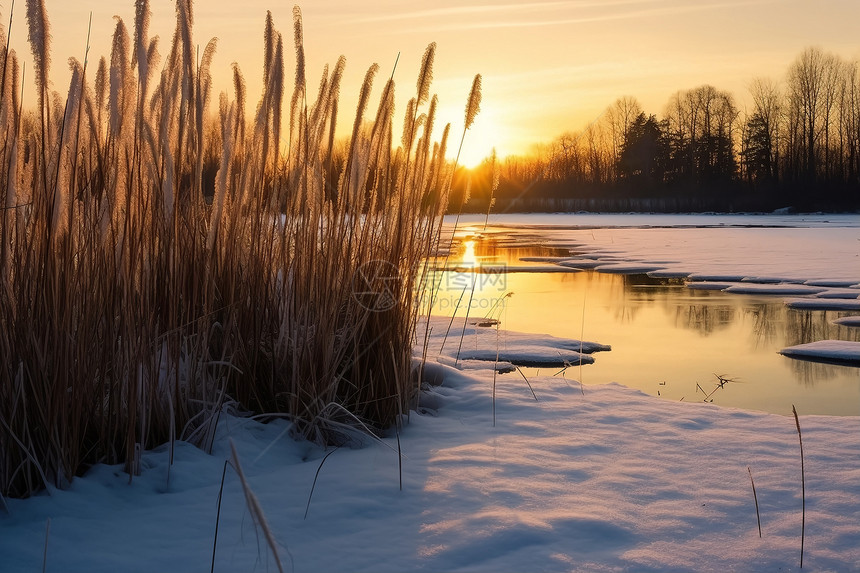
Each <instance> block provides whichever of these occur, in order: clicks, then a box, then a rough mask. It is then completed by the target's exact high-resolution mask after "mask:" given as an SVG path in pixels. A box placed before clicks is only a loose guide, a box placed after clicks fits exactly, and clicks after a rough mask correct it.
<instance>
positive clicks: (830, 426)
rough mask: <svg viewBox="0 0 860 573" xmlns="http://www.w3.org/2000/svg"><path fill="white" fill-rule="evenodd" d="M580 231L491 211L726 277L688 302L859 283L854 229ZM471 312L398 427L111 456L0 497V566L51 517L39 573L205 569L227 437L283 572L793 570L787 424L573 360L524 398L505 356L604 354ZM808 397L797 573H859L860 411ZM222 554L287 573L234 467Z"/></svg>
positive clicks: (831, 349)
mask: <svg viewBox="0 0 860 573" xmlns="http://www.w3.org/2000/svg"><path fill="white" fill-rule="evenodd" d="M483 217H484V216H480V217H478V216H476V217H474V219H475V223H477V224H480V223H483ZM463 221H464V222H465V223H468V222H469V217H466V216H464V217H463ZM570 221H571V218H570V216H569V215H528V216H523V215H518V216H514V215H509V216H492V217H491V223H492V224H495V225H505V224H508V225H513V224H520V223H525V224H528V225H530V230H531V231H536V230H540V232H541V233H546V236H547V237H549V239H548V240H553V241H555V244H556V245H560V244H568V245H571V248H577V249H579V250H581V251H583V252H587V253H593V254H594V256H591V257H588V258H589V260H591V261H601V262H599V263H598V264H617V265H634V264H635V265H642V266H648V265H649V264H657V263H659V261H669V260H671V261H677V262H675V263H671V264H669V265H667V266H665V267H661V270H659V271H656V272H655V273H654V274H657V273H666V276H681V277H691V278H692V277H696V280H697V281H705V280H710V281H714V282H691V283H688V285H689V286H690V287H691V288H720V289H723V288H728V287H731V286H733V285H738V284H739V283H741V282H742V281H744V279H748V278H756V277H758V278H759V279H762V280H760V281H759V282H758V283H756V282H752V283H751V284H753V285H754V284H763V280H764V279H766V278H768V277H770V278H777V277H779V278H780V279H781V281H782V280H785V281H786V282H790V283H792V284H794V283H797V284H801V283H806V284H807V285H808V286H810V287H822V288H827V289H844V288H849V287H854V288H858V287H857V286H856V285H858V284H860V258H858V257H860V253H858V248H857V245H858V242H857V241H858V238H860V217H858V216H856V215H844V216H842V215H840V216H833V215H814V216H803V217H799V216H789V215H784V214H780V215H778V216H777V215H770V216H743V217H742V216H737V215H712V216H711V215H709V216H693V215H690V216H675V217H665V216H658V217H654V216H639V215H620V216H605V215H600V216H596V215H576V217H575V218H574V219H573V221H575V225H572V224H571V222H570ZM703 222H704V223H703ZM703 224H704V225H705V226H706V228H705V229H701V228H699V229H694V228H692V227H695V226H701V225H703ZM559 225H561V226H562V227H563V228H558V227H556V226H559ZM670 225H671V226H674V227H675V228H673V229H670V228H668V226H670ZM607 226H609V227H611V228H606V227H607ZM687 226H689V227H690V228H686V227H687ZM532 240H534V239H532ZM512 243H514V242H512ZM576 245H582V246H576ZM714 245H718V246H719V248H715V247H714ZM574 246H575V247H574ZM752 246H755V247H756V248H755V249H753V248H752ZM574 256H578V253H574V254H571V257H574ZM583 258H584V257H583ZM582 260H583V259H582V258H577V260H576V261H562V262H561V265H567V264H576V263H579V262H581V261H582ZM533 262H546V263H551V262H554V261H533ZM547 266H548V267H552V266H553V265H550V264H547ZM747 282H749V281H747ZM744 286H747V285H746V283H744ZM773 286H774V285H770V287H771V288H772V287H773ZM786 288H788V287H786ZM757 292H758V294H761V291H757ZM777 294H782V295H785V294H786V293H785V292H779V293H777ZM818 296H819V298H803V299H796V300H790V301H788V304H789V305H791V306H793V307H796V308H800V307H803V308H813V309H822V308H833V307H834V306H833V305H837V306H838V307H839V308H840V309H842V310H844V309H846V308H860V307H858V306H856V305H858V304H860V302H858V301H856V300H843V299H825V298H820V297H822V296H828V295H827V291H825V292H824V293H819V294H818ZM846 305H849V306H846ZM850 305H854V306H850ZM852 321H853V324H854V325H855V326H856V325H857V317H850V318H842V319H839V320H838V321H837V322H839V323H840V324H846V325H847V324H851V323H852ZM478 322H479V320H477V319H470V321H468V322H465V321H463V320H462V319H457V320H455V321H454V323H453V325H452V328H451V331H450V333H449V334H448V338H447V340H446V341H445V344H444V348H443V347H442V338H443V337H444V330H445V328H446V327H447V324H446V323H447V320H441V321H440V320H439V319H436V320H434V321H433V323H432V331H431V334H432V336H431V341H430V345H429V346H428V352H427V355H428V362H427V365H426V368H425V371H424V379H425V381H426V382H427V383H428V386H427V388H426V390H425V392H424V393H423V394H422V396H421V397H420V400H419V405H418V408H417V411H413V412H411V413H410V415H409V418H408V423H406V424H405V426H404V428H403V429H402V431H401V432H400V434H399V436H395V435H394V433H393V432H389V434H388V435H386V436H383V437H381V438H380V439H379V440H373V439H371V438H365V440H364V441H365V444H364V447H361V448H354V449H352V448H346V447H343V448H340V449H338V450H336V451H334V452H333V453H332V454H331V455H330V456H329V457H328V458H327V459H326V461H325V463H324V464H323V465H322V466H320V464H321V463H322V461H323V458H324V456H326V455H327V454H328V453H330V452H331V450H328V451H324V450H323V449H322V448H320V447H318V446H315V445H312V444H309V443H305V442H301V441H295V440H294V439H292V438H291V437H289V430H290V427H289V424H288V423H286V422H284V421H282V420H275V421H272V422H269V423H267V424H263V423H260V422H258V421H254V420H252V419H248V418H242V417H237V416H236V415H234V414H232V413H229V412H225V414H224V415H223V416H222V417H221V420H220V423H219V426H218V431H217V435H216V439H215V446H214V450H213V453H212V455H208V454H206V453H204V452H202V451H200V450H198V449H196V448H194V447H192V446H190V445H188V444H183V443H178V444H177V445H176V451H175V463H174V464H173V465H172V466H170V467H169V468H168V465H167V460H168V451H167V448H166V447H164V446H162V447H160V448H156V449H155V450H152V451H148V452H144V453H143V455H142V459H141V466H142V474H141V475H140V476H137V477H135V478H134V479H133V480H132V481H131V483H130V484H129V476H128V475H127V474H124V473H123V472H122V470H121V468H120V467H115V466H105V465H97V466H95V467H93V468H92V469H91V470H90V471H89V472H88V473H87V475H85V476H83V477H81V478H77V479H75V480H74V481H73V483H72V484H71V486H70V487H69V489H68V490H64V491H59V490H51V491H50V492H45V493H43V494H40V495H37V496H35V497H33V498H30V499H26V500H18V499H10V500H6V503H7V505H8V513H4V511H3V509H2V504H0V556H2V557H0V559H2V570H3V571H4V572H6V571H8V572H16V571H34V570H40V569H41V567H42V562H43V552H44V551H45V547H46V522H47V521H48V520H49V519H50V534H49V536H48V541H47V554H46V563H47V570H48V571H63V572H76V571H86V572H94V573H98V572H102V571H105V572H108V571H128V572H138V571H139V572H151V571H161V572H168V573H169V572H173V571H176V572H185V571H204V570H208V569H209V566H210V562H211V559H212V550H213V539H214V532H215V526H216V511H217V501H218V498H219V488H220V484H221V476H222V471H223V470H224V468H225V460H227V459H229V457H230V443H231V440H232V442H233V443H234V444H235V446H236V449H237V451H238V455H239V458H240V461H241V463H242V466H243V468H244V471H245V474H246V476H247V479H248V482H249V485H250V487H251V488H252V490H253V491H254V493H255V494H256V496H257V498H258V499H259V502H260V505H261V507H262V509H263V511H264V512H265V515H266V519H267V521H268V524H269V527H270V529H271V532H272V534H273V535H274V538H275V540H276V541H277V546H278V548H277V549H278V553H279V556H280V558H281V560H282V561H283V562H284V563H285V570H287V571H296V572H308V571H311V572H313V571H379V572H385V571H412V570H417V571H559V570H565V571H570V570H576V571H691V570H696V571H732V570H737V571H761V570H766V571H776V570H784V571H797V570H798V566H799V558H800V546H801V505H802V499H801V460H800V451H799V444H798V435H797V430H796V428H795V422H794V419H793V417H791V416H790V412H785V415H779V414H771V413H761V412H751V411H745V410H739V409H732V408H724V407H719V406H717V405H714V404H706V403H692V402H674V401H669V400H665V399H662V398H657V397H652V396H648V395H646V394H644V393H642V392H639V391H637V390H633V389H630V388H627V387H624V386H621V385H618V384H604V385H585V386H580V384H578V383H577V382H576V381H575V380H572V379H571V376H575V375H577V370H578V368H574V369H567V368H562V370H564V372H563V374H562V375H559V376H555V377H542V378H540V377H530V378H529V379H528V383H529V384H530V386H531V389H530V388H529V386H528V385H527V384H526V382H527V381H526V380H524V379H523V378H522V377H519V376H516V375H514V376H507V377H495V376H494V372H493V369H494V367H496V365H495V361H496V355H497V352H498V355H499V357H500V361H501V362H505V361H507V362H508V364H509V363H510V362H515V361H516V360H520V359H527V358H535V357H538V358H540V359H541V360H544V359H546V360H549V359H553V360H557V359H558V358H559V355H561V356H563V357H566V358H574V359H575V360H578V359H579V358H584V359H594V358H595V354H594V353H596V359H597V360H598V361H599V360H600V358H601V357H600V354H599V352H601V351H603V352H605V351H608V350H609V348H608V347H607V346H605V345H604V344H600V343H596V342H585V341H583V342H580V341H578V340H573V339H561V338H555V337H550V336H546V335H541V334H535V333H531V334H527V333H514V332H507V331H505V330H504V329H499V330H497V328H496V325H495V324H494V323H493V322H492V321H489V325H488V326H478V325H477V323H478ZM464 324H466V329H465V335H464V336H463V344H462V350H463V352H462V353H461V355H460V360H459V361H458V360H457V357H456V356H457V354H456V353H457V348H458V346H459V343H460V333H461V332H463V325H464ZM601 342H606V343H611V342H612V341H611V340H606V341H601ZM858 346H860V343H856V342H855V343H853V344H851V343H846V342H844V341H819V342H816V343H813V344H812V345H804V346H803V347H792V348H787V349H785V350H784V352H785V351H789V352H793V353H795V354H796V353H797V352H805V353H807V356H809V355H810V354H809V353H812V355H814V356H816V357H822V356H826V357H827V358H828V359H833V358H834V357H836V356H838V357H839V359H840V360H841V359H843V358H844V357H846V356H847V357H849V358H851V359H852V360H857V359H858V356H860V350H858ZM580 350H582V353H583V354H582V355H580ZM415 351H416V353H420V352H422V351H423V345H422V344H421V343H418V344H416V348H415ZM852 357H853V358H852ZM727 360H731V356H727ZM568 363H571V364H572V363H574V361H572V360H568ZM455 364H456V366H457V367H456V368H455V367H454V365H455ZM499 366H504V367H509V366H508V365H507V364H506V365H499ZM583 368H584V369H588V368H589V366H583ZM532 391H534V395H533V394H532ZM535 396H536V397H537V400H535ZM797 406H798V410H799V413H800V426H801V428H802V431H803V448H804V456H805V458H804V465H805V479H806V527H805V535H806V537H805V542H804V556H803V564H804V569H808V570H810V571H851V570H854V571H856V570H858V564H860V520H858V519H857V516H858V515H860V469H858V459H860V416H811V415H804V413H803V404H798V405H797ZM398 437H399V442H398V439H397V438H398ZM398 443H399V448H400V449H401V452H402V457H400V458H398ZM398 459H399V461H400V462H401V463H402V490H401V488H400V481H401V475H400V474H399V472H398ZM317 472H319V473H318V477H316V476H317ZM750 472H751V474H752V477H753V478H754V479H755V488H756V493H757V496H758V504H759V509H760V515H761V529H762V536H761V537H759V532H758V527H757V523H756V509H755V503H754V500H753V492H752V488H751V484H750ZM168 475H169V478H168ZM315 478H316V483H315ZM314 483H315V485H314ZM312 488H313V496H312V497H311V491H312ZM306 509H307V510H308V514H307V519H304V514H305V510H306ZM216 549H217V550H216V555H215V567H214V570H215V571H218V572H232V571H235V572H248V571H275V570H276V567H275V563H274V559H273V558H272V556H271V553H270V551H269V549H268V548H267V546H266V543H265V540H264V538H263V535H262V532H259V531H255V527H254V521H253V519H252V517H251V515H250V513H249V511H248V509H247V506H246V503H245V495H244V493H243V490H242V487H241V485H240V483H239V480H238V477H237V475H236V472H235V471H234V470H233V469H232V468H229V467H228V468H227V471H226V477H225V480H224V487H223V498H222V503H221V508H220V519H219V521H218V542H217V548H216Z"/></svg>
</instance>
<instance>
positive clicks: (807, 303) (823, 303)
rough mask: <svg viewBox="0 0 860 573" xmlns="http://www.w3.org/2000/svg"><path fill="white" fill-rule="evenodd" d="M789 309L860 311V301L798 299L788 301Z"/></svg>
mask: <svg viewBox="0 0 860 573" xmlns="http://www.w3.org/2000/svg"><path fill="white" fill-rule="evenodd" d="M785 304H786V305H787V306H788V307H789V308H797V309H804V310H860V300H856V299H855V300H844V299H831V298H827V299H822V298H817V299H816V298H796V299H791V300H787V301H786V302H785Z"/></svg>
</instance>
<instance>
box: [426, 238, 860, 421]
mask: <svg viewBox="0 0 860 573" xmlns="http://www.w3.org/2000/svg"><path fill="white" fill-rule="evenodd" d="M512 244H514V243H512V242H511V241H509V240H504V241H498V240H494V239H493V238H489V239H486V238H481V237H477V236H475V237H469V242H467V243H465V244H464V245H461V247H460V250H459V251H458V252H457V253H455V254H456V255H458V256H455V255H452V256H451V259H450V261H449V265H451V266H455V265H460V264H462V263H464V262H468V264H470V265H472V266H480V265H483V264H487V265H490V264H492V265H499V264H504V265H510V266H523V265H539V264H542V263H540V262H539V261H528V262H524V261H522V260H521V259H522V258H524V257H527V258H534V257H560V256H565V255H567V251H566V250H563V249H554V248H541V247H537V246H533V247H527V248H526V247H523V246H522V245H518V246H515V247H511V246H510V245H512ZM543 264H549V263H543ZM465 275H468V280H464V276H465ZM437 280H438V284H439V285H440V291H439V295H438V298H437V304H436V306H435V308H434V313H436V314H443V315H449V316H450V315H452V314H455V313H456V314H457V315H458V316H463V315H464V314H465V312H466V310H467V307H468V312H469V315H470V316H472V317H484V316H489V317H493V318H499V319H500V320H501V321H502V324H503V327H506V328H509V329H511V330H518V331H524V332H535V333H547V334H552V335H555V336H560V337H565V338H575V339H578V338H580V337H583V338H584V339H585V340H590V341H595V342H600V343H604V344H610V345H612V347H613V350H612V351H611V352H607V353H601V354H598V355H596V360H597V361H596V363H595V364H594V365H591V366H587V367H585V368H583V369H581V370H580V369H577V370H578V371H577V372H575V373H574V372H567V375H568V377H571V375H572V376H573V377H580V376H582V378H583V379H584V382H586V383H589V382H593V383H603V382H611V381H617V382H620V383H622V384H625V385H627V386H631V387H635V388H639V389H641V390H643V391H645V392H649V393H651V394H654V395H657V394H658V392H659V395H660V396H661V397H664V398H667V399H675V400H679V399H685V400H687V401H690V400H701V399H702V395H701V393H698V392H697V390H696V385H697V384H699V385H701V386H702V387H705V388H708V387H710V386H711V385H712V384H713V380H714V375H715V374H716V375H721V376H725V377H728V378H732V379H733V380H735V381H737V382H738V383H737V384H731V385H726V387H725V388H724V389H721V390H720V392H719V393H718V394H717V395H715V396H714V398H715V401H716V402H715V403H717V404H722V405H728V406H738V407H743V408H750V409H757V410H766V411H771V412H778V413H782V414H788V413H790V412H791V405H792V404H797V405H798V408H799V409H800V410H802V411H803V412H804V413H808V414H811V413H818V414H843V415H845V414H850V415H858V414H860V369H857V368H849V367H843V366H833V365H828V364H819V363H813V362H802V361H797V360H792V359H789V358H786V357H784V356H781V355H779V354H778V351H779V350H780V349H782V348H784V347H786V346H792V345H795V344H802V343H807V342H812V341H814V340H824V339H841V340H853V341H860V329H856V328H855V329H852V328H847V327H844V326H839V325H834V324H833V323H832V321H833V320H834V319H836V318H838V317H840V316H845V315H848V314H851V313H845V312H833V311H828V312H822V311H807V310H793V309H789V308H787V307H786V306H785V305H784V303H783V299H782V297H779V296H766V295H739V294H727V293H723V292H719V291H707V290H693V289H688V288H685V287H684V284H683V281H681V280H678V279H661V278H652V277H647V276H644V275H620V274H608V273H598V272H595V271H581V272H572V273H560V274H556V273H550V274H547V273H507V274H481V273H473V272H469V273H462V269H460V272H459V273H454V272H448V273H445V272H443V273H440V274H439V276H438V278H437ZM473 284H474V287H473V286H472V285H473ZM467 301H469V302H468V303H467ZM539 373H540V374H542V375H551V374H553V373H554V372H548V371H543V372H539ZM531 374H538V372H537V371H534V372H531ZM517 376H519V374H517Z"/></svg>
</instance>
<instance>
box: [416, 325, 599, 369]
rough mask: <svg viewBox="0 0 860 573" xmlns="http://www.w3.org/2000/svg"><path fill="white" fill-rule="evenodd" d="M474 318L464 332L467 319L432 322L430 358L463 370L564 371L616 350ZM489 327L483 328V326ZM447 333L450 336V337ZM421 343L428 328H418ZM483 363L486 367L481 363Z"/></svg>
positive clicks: (420, 326)
mask: <svg viewBox="0 0 860 573" xmlns="http://www.w3.org/2000/svg"><path fill="white" fill-rule="evenodd" d="M481 321H482V319H477V318H470V319H469V322H468V323H467V324H466V326H465V329H464V328H463V325H464V319H463V318H459V317H458V318H455V319H454V320H453V322H452V321H451V318H450V317H448V318H445V317H434V318H432V319H431V321H430V328H431V334H430V338H429V340H428V344H427V349H428V350H427V355H428V356H429V357H431V358H435V357H439V359H440V361H441V362H444V363H445V364H448V365H455V366H456V367H457V368H462V369H475V368H478V367H481V368H489V369H492V368H493V364H494V363H495V362H497V361H498V362H500V363H510V364H513V365H516V366H530V367H547V368H549V367H563V366H567V365H576V364H580V363H581V364H592V363H593V362H594V357H592V356H590V355H591V354H592V353H594V352H605V351H609V350H611V349H612V347H610V346H608V345H606V344H599V343H597V342H585V341H582V342H581V341H579V340H575V339H571V338H558V337H555V336H550V335H546V334H528V333H523V332H509V331H506V330H504V329H502V328H496V326H497V325H498V324H497V321H495V320H493V321H487V322H481ZM485 324H486V325H487V326H483V325H485ZM446 332H447V335H446ZM418 333H419V340H422V339H423V335H424V327H423V323H422V325H419V327H418ZM480 362H483V363H484V364H483V366H481V365H480V364H479V363H480Z"/></svg>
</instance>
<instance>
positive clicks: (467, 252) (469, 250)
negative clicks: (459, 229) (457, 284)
mask: <svg viewBox="0 0 860 573" xmlns="http://www.w3.org/2000/svg"><path fill="white" fill-rule="evenodd" d="M460 260H461V261H462V264H463V266H464V267H476V266H478V257H477V256H476V255H475V240H474V239H469V240H468V241H463V254H462V255H461V258H460Z"/></svg>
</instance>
